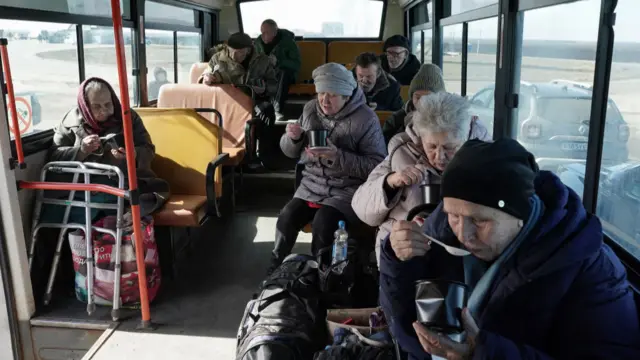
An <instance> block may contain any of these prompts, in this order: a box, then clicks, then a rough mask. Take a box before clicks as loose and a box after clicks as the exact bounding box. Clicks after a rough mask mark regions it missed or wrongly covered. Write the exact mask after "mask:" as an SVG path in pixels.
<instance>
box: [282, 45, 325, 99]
mask: <svg viewBox="0 0 640 360" xmlns="http://www.w3.org/2000/svg"><path fill="white" fill-rule="evenodd" d="M296 44H298V49H300V59H301V61H302V65H301V66H300V71H299V72H298V79H297V81H296V84H294V85H292V86H291V87H289V94H297V95H313V94H315V93H316V88H315V86H314V85H313V84H312V83H311V81H312V80H313V78H312V77H311V73H313V70H315V68H317V67H318V66H320V65H322V64H324V63H325V62H326V61H327V46H326V45H325V43H324V42H323V41H306V40H301V41H296Z"/></svg>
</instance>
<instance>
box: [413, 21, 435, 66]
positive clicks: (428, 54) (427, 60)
mask: <svg viewBox="0 0 640 360" xmlns="http://www.w3.org/2000/svg"><path fill="white" fill-rule="evenodd" d="M422 34H423V36H424V44H422V48H423V49H424V61H423V64H431V62H432V59H433V58H432V50H433V47H432V45H431V40H432V39H433V30H432V29H427V30H422ZM416 56H418V55H416Z"/></svg>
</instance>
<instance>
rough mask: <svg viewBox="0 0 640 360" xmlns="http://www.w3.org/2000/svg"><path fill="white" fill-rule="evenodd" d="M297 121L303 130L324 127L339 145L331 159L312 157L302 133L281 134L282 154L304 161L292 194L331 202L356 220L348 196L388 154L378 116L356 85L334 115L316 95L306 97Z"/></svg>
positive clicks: (316, 201) (331, 139) (349, 217)
mask: <svg viewBox="0 0 640 360" xmlns="http://www.w3.org/2000/svg"><path fill="white" fill-rule="evenodd" d="M299 124H300V126H301V127H302V129H303V130H304V131H305V132H306V131H308V130H311V129H327V130H328V131H329V134H328V136H327V138H328V139H329V140H330V141H331V142H332V143H333V144H334V145H335V146H336V147H337V148H338V154H337V157H336V160H335V161H333V162H332V161H328V160H326V159H320V160H314V159H312V158H309V157H308V156H307V154H306V153H305V152H304V148H305V147H306V146H307V144H308V140H307V137H306V136H305V135H303V137H302V139H301V140H299V141H294V140H292V139H291V138H289V137H288V136H287V134H284V135H283V136H282V138H281V139H280V147H281V148H282V151H283V152H284V154H285V155H287V156H288V157H290V158H298V157H300V163H303V164H304V165H305V169H304V171H303V172H302V182H301V183H300V186H299V187H298V189H297V190H296V193H295V195H294V197H296V198H299V199H302V200H306V201H310V202H313V203H317V204H321V205H327V206H331V207H333V208H336V209H338V210H340V212H342V213H343V214H344V215H345V216H346V218H347V219H346V220H347V221H357V219H358V218H357V217H356V215H355V213H354V212H353V209H352V208H351V198H352V197H353V194H354V193H355V192H356V189H357V188H358V187H359V186H360V185H362V184H363V183H364V182H365V180H367V177H368V176H369V173H370V172H371V170H373V169H374V168H375V167H376V165H378V164H379V163H380V162H381V161H382V160H383V159H384V157H385V156H386V155H387V151H386V149H385V145H384V138H383V137H382V129H381V127H380V125H379V121H378V117H377V116H376V114H375V113H374V112H373V110H371V109H370V108H369V107H368V106H367V105H366V103H365V97H364V94H363V92H362V90H360V88H357V89H356V90H355V91H354V94H353V96H352V97H351V99H350V100H349V102H347V104H346V105H345V106H344V107H343V108H342V110H340V111H339V112H338V113H337V114H336V115H334V116H326V115H324V114H323V113H322V111H321V110H320V107H319V104H318V100H317V99H313V100H311V101H309V102H308V103H307V104H306V105H305V107H304V110H303V112H302V117H301V118H300V119H299Z"/></svg>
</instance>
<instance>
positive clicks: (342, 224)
mask: <svg viewBox="0 0 640 360" xmlns="http://www.w3.org/2000/svg"><path fill="white" fill-rule="evenodd" d="M344 227H345V224H344V220H340V221H338V228H340V229H344Z"/></svg>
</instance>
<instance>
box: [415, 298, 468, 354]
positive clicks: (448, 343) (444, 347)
mask: <svg viewBox="0 0 640 360" xmlns="http://www.w3.org/2000/svg"><path fill="white" fill-rule="evenodd" d="M462 324H463V325H464V328H465V330H466V332H467V339H466V342H464V343H459V342H456V341H453V340H451V339H450V338H449V337H448V336H446V335H443V334H438V333H436V332H434V331H431V330H428V329H427V328H425V327H424V326H423V325H422V324H420V323H419V322H415V323H413V328H414V329H415V330H416V334H417V335H418V340H420V344H422V347H423V348H424V351H426V352H428V353H429V354H431V355H435V356H439V357H443V358H445V359H448V360H466V359H471V357H472V355H473V351H474V350H475V347H476V337H477V336H478V333H479V332H480V329H479V328H478V325H477V324H476V321H475V320H474V319H473V317H472V316H471V314H470V313H469V309H467V308H465V309H464V310H462Z"/></svg>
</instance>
